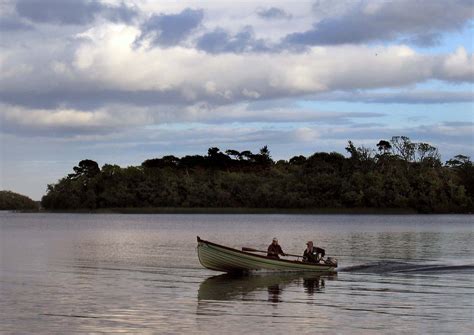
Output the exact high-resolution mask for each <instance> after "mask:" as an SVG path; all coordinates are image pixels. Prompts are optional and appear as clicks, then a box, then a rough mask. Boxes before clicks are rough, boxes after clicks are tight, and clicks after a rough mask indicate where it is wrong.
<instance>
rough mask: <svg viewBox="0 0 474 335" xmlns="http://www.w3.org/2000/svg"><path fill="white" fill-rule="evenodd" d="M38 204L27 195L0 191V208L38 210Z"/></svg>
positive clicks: (3, 209)
mask: <svg viewBox="0 0 474 335" xmlns="http://www.w3.org/2000/svg"><path fill="white" fill-rule="evenodd" d="M38 208H39V206H38V204H37V203H36V202H35V201H33V200H31V199H30V198H28V197H27V196H24V195H21V194H18V193H14V192H11V191H0V210H2V211H5V210H38Z"/></svg>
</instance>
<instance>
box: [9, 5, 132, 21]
mask: <svg viewBox="0 0 474 335" xmlns="http://www.w3.org/2000/svg"><path fill="white" fill-rule="evenodd" d="M16 11H17V13H18V15H20V16H21V17H24V18H27V19H29V20H31V21H33V22H36V23H52V24H62V25H85V24H90V23H92V22H93V21H94V20H95V19H96V17H97V16H103V17H105V18H107V19H109V20H111V21H112V22H130V21H131V20H132V19H134V18H135V17H136V15H137V12H136V11H135V10H134V9H133V8H131V7H128V6H126V5H125V4H124V3H121V4H120V5H119V6H112V5H107V4H104V3H102V2H100V1H97V0H61V1H58V0H18V1H17V3H16Z"/></svg>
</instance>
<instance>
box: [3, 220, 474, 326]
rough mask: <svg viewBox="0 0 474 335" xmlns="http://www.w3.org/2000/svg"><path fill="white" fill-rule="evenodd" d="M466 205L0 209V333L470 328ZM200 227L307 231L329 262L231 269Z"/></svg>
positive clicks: (233, 235) (471, 251)
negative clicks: (359, 212)
mask: <svg viewBox="0 0 474 335" xmlns="http://www.w3.org/2000/svg"><path fill="white" fill-rule="evenodd" d="M473 218H474V217H473V216H472V215H471V216H462V215H453V216H448V215H446V216H376V215H370V216H350V215H87V214H80V215H72V214H15V213H0V332H6V333H31V332H34V333H54V332H61V333H64V332H67V333H71V332H113V333H117V332H135V333H136V332H148V333H160V334H166V333H169V334H174V333H183V332H188V333H193V334H194V333H203V334H206V333H213V334H217V333H221V334H225V333H230V334H237V333H238V334H258V333H266V334H268V333H272V334H280V333H281V334H283V333H285V334H293V333H302V334H305V333H310V332H311V333H317V332H318V333H345V334H354V333H355V334H367V333H374V334H377V333H380V332H385V333H394V334H395V333H397V334H399V333H420V334H421V333H443V334H446V333H466V334H468V333H471V331H472V329H473V328H474V321H473V311H474V295H473V294H474V264H473V263H474V243H473V239H474V232H473ZM196 235H199V236H201V238H204V239H207V240H211V241H215V242H217V243H220V244H225V245H229V246H232V247H236V248H240V247H242V246H247V247H253V248H263V249H265V248H266V246H267V245H268V244H269V243H270V241H271V238H272V237H273V236H277V237H278V238H279V240H280V244H281V245H282V247H283V250H284V251H286V252H288V253H298V254H299V253H301V252H302V251H303V250H304V248H305V245H304V244H305V241H307V240H308V239H312V240H314V241H316V243H317V245H319V246H321V247H324V248H325V249H326V253H327V255H331V256H336V257H337V258H338V260H339V265H340V269H339V272H338V273H337V274H336V275H331V276H328V275H326V276H316V275H289V274H279V275H278V274H275V275H264V276H262V275H258V276H257V275H254V276H247V277H230V276H227V275H222V274H219V273H216V272H212V271H209V270H206V269H204V268H202V267H201V266H200V264H199V262H198V259H197V255H196V250H195V247H196Z"/></svg>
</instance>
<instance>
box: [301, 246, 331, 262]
mask: <svg viewBox="0 0 474 335" xmlns="http://www.w3.org/2000/svg"><path fill="white" fill-rule="evenodd" d="M306 246H307V247H306V249H305V250H304V253H303V262H308V263H319V261H320V260H321V259H322V258H323V257H324V255H325V254H326V252H325V251H324V249H321V248H316V247H313V241H308V242H307V243H306Z"/></svg>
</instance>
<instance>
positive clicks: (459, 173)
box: [42, 136, 474, 213]
mask: <svg viewBox="0 0 474 335" xmlns="http://www.w3.org/2000/svg"><path fill="white" fill-rule="evenodd" d="M345 149H346V151H347V153H348V157H345V156H344V155H342V154H340V153H337V152H330V153H327V152H316V153H314V154H313V155H311V156H308V157H305V156H303V155H299V156H294V157H292V158H290V159H289V160H279V161H276V162H275V161H274V160H273V159H272V157H271V155H270V151H269V149H268V147H267V146H264V147H263V148H261V149H260V150H259V152H258V153H252V152H251V151H248V150H247V151H242V152H240V151H237V150H232V149H230V150H226V151H225V152H222V151H221V150H220V149H219V148H216V147H213V148H210V149H209V150H208V152H207V155H188V156H184V157H181V158H178V157H175V156H172V155H169V156H163V157H161V158H152V159H148V160H145V161H144V162H143V163H142V164H141V165H140V166H129V167H125V168H122V167H120V166H118V165H111V164H105V165H104V166H102V168H100V167H99V166H98V164H97V163H96V162H95V161H93V160H89V159H86V160H82V161H80V162H79V164H78V166H75V167H74V168H73V171H74V172H73V173H71V174H69V175H67V176H66V177H64V178H62V179H60V180H59V181H58V182H57V183H56V184H51V185H48V187H47V193H46V195H45V196H44V197H43V198H42V206H43V207H44V208H45V209H47V210H80V209H92V210H93V209H101V208H130V207H136V208H144V207H206V208H222V207H231V208H238V207H243V208H285V209H286V208H288V209H290V208H294V209H311V208H332V209H337V208H375V209H397V208H400V209H412V210H415V211H417V212H420V213H450V212H456V213H461V212H472V210H473V204H474V168H473V165H472V162H471V160H470V158H469V157H467V156H464V155H457V156H455V157H453V158H452V159H450V160H448V161H446V162H445V163H442V162H441V160H440V155H439V152H438V150H437V148H436V147H434V146H432V145H430V144H428V143H415V142H412V141H411V140H410V139H409V138H408V137H406V136H394V137H392V138H391V139H390V140H381V141H379V142H378V143H377V144H376V146H375V147H374V148H368V147H364V146H355V145H354V143H353V142H352V141H349V142H348V145H347V147H346V148H345Z"/></svg>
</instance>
